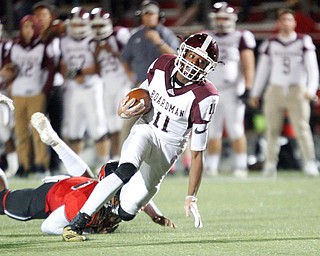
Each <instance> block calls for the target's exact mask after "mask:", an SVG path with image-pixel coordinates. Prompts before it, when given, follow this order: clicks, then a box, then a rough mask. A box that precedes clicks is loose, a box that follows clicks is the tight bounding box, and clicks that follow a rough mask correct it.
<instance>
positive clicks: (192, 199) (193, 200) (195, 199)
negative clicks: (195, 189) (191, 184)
mask: <svg viewBox="0 0 320 256" xmlns="http://www.w3.org/2000/svg"><path fill="white" fill-rule="evenodd" d="M186 199H191V202H193V203H196V202H197V200H198V199H197V198H196V197H195V196H186Z"/></svg>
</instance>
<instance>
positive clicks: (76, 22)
mask: <svg viewBox="0 0 320 256" xmlns="http://www.w3.org/2000/svg"><path fill="white" fill-rule="evenodd" d="M67 32H68V34H69V35H70V36H71V37H73V38H74V39H83V38H85V37H88V36H90V35H91V32H92V31H91V25H90V14H89V13H88V12H87V11H85V10H84V9H83V8H82V7H74V8H72V10H71V15H70V19H69V20H68V30H67Z"/></svg>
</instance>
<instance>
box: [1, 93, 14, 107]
mask: <svg viewBox="0 0 320 256" xmlns="http://www.w3.org/2000/svg"><path fill="white" fill-rule="evenodd" d="M2 102H3V103H5V104H7V105H8V107H9V108H10V110H14V105H13V101H12V99H10V98H8V97H7V96H4V95H3V94H1V93H0V103H2Z"/></svg>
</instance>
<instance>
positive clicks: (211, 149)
mask: <svg viewBox="0 0 320 256" xmlns="http://www.w3.org/2000/svg"><path fill="white" fill-rule="evenodd" d="M223 127H224V106H223V101H220V102H219V104H218V106H217V109H216V113H215V114H214V119H213V120H212V121H211V123H210V125H209V135H208V146H207V156H206V168H205V170H206V172H205V174H206V175H208V176H211V177H214V176H217V175H218V173H219V172H218V169H219V161H220V154H221V149H222V134H223Z"/></svg>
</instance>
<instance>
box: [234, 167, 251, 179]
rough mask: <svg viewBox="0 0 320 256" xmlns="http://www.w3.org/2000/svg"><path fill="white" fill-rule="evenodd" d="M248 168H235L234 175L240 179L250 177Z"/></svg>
mask: <svg viewBox="0 0 320 256" xmlns="http://www.w3.org/2000/svg"><path fill="white" fill-rule="evenodd" d="M248 173H249V172H248V169H235V170H234V172H233V176H234V177H235V178H238V179H246V178H247V177H248Z"/></svg>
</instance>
